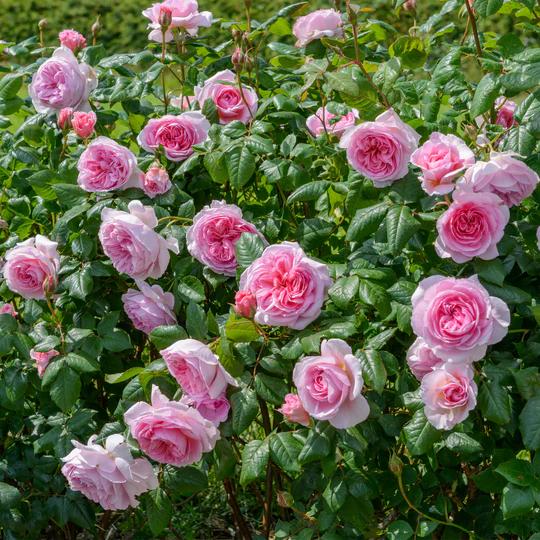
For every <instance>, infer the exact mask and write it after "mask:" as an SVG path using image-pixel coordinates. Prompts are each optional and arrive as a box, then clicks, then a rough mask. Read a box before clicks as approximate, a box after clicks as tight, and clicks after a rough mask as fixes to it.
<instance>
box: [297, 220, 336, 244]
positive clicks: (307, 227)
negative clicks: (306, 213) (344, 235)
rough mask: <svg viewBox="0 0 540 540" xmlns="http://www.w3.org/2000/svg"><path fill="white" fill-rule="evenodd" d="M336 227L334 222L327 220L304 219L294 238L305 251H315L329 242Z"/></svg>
mask: <svg viewBox="0 0 540 540" xmlns="http://www.w3.org/2000/svg"><path fill="white" fill-rule="evenodd" d="M334 227H335V225H334V224H333V223H332V222H330V221H326V220H325V219H320V218H312V219H304V220H302V221H301V222H300V223H299V224H298V227H297V229H296V232H295V235H294V238H295V240H296V241H297V242H298V243H299V244H300V246H302V248H303V249H304V250H305V251H313V250H314V249H317V248H319V247H320V246H322V245H323V244H324V243H325V242H326V240H328V237H329V236H330V234H331V233H332V231H333V230H334Z"/></svg>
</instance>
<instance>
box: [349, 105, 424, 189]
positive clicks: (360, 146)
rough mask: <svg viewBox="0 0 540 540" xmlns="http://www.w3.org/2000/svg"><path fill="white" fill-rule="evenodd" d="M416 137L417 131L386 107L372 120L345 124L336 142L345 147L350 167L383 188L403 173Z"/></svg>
mask: <svg viewBox="0 0 540 540" xmlns="http://www.w3.org/2000/svg"><path fill="white" fill-rule="evenodd" d="M419 140H420V135H418V133H416V131H415V130H414V129H413V128H412V127H410V126H408V125H407V124H405V123H404V122H403V121H402V120H401V119H400V117H399V116H398V115H397V114H396V112H395V111H394V110H393V109H390V110H388V111H386V112H384V113H382V114H381V115H379V116H378V117H377V118H376V119H375V121H374V122H364V123H362V124H360V125H358V126H355V127H352V128H349V129H348V130H347V131H345V133H344V134H343V135H342V136H341V140H340V142H339V145H340V146H341V148H345V149H346V150H347V159H348V161H349V163H350V165H351V166H352V168H353V169H355V170H356V171H358V172H359V173H360V174H362V175H363V176H365V177H366V178H369V179H370V180H373V185H374V186H375V187H377V188H383V187H386V186H390V185H391V184H393V183H394V182H395V181H396V180H399V179H400V178H403V177H404V176H405V175H406V174H407V172H408V171H409V159H410V157H411V154H412V153H413V152H414V151H415V150H416V149H417V148H418V141H419Z"/></svg>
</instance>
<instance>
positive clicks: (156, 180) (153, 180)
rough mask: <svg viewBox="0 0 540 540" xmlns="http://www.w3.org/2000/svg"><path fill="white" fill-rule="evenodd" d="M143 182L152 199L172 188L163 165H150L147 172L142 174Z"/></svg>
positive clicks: (144, 188) (143, 187)
mask: <svg viewBox="0 0 540 540" xmlns="http://www.w3.org/2000/svg"><path fill="white" fill-rule="evenodd" d="M141 184H142V189H143V191H144V193H145V194H146V195H148V197H150V198H151V199H153V198H154V197H156V196H157V195H163V193H167V191H169V189H171V188H172V184H171V181H170V180H169V175H168V174H167V171H166V170H165V169H162V168H161V167H150V169H148V172H147V173H146V174H141Z"/></svg>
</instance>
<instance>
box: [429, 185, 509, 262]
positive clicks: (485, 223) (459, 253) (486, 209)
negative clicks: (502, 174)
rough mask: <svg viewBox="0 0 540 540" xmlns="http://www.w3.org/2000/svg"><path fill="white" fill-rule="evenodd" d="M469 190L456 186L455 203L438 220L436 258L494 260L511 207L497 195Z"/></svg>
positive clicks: (465, 260)
mask: <svg viewBox="0 0 540 540" xmlns="http://www.w3.org/2000/svg"><path fill="white" fill-rule="evenodd" d="M464 187H465V188H467V186H464ZM468 189H469V188H468ZM468 189H467V190H466V189H457V190H456V191H455V192H454V196H453V200H454V202H453V203H452V204H451V205H450V207H449V208H448V210H447V211H446V212H444V214H442V215H441V217H440V218H439V219H438V220H437V231H438V233H439V236H438V237H437V240H436V241H435V250H436V251H437V253H438V254H439V257H442V258H443V259H445V258H448V257H451V258H452V260H453V261H455V262H457V263H464V262H467V261H470V260H471V259H473V258H474V257H479V258H480V259H483V260H485V261H489V260H491V259H495V257H498V255H499V252H498V250H497V244H498V243H499V242H500V241H501V239H502V237H503V236H504V228H505V227H506V225H507V223H508V220H509V219H510V210H508V207H507V206H506V205H505V204H504V203H503V201H502V200H501V199H499V197H497V195H494V194H493V193H474V192H473V191H469V190H468Z"/></svg>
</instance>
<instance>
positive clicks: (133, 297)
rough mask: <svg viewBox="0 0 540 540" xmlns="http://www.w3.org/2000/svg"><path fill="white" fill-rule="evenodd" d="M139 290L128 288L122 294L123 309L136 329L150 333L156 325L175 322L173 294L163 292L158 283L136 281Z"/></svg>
mask: <svg viewBox="0 0 540 540" xmlns="http://www.w3.org/2000/svg"><path fill="white" fill-rule="evenodd" d="M137 286H138V287H139V289H140V290H141V291H140V292H139V291H136V290H135V289H128V291H127V293H126V294H124V295H122V302H124V310H125V312H126V313H127V315H128V317H129V318H130V319H131V321H132V322H133V326H135V328H136V329H137V330H141V331H142V332H144V333H146V334H150V332H152V330H153V329H154V328H156V327H158V326H166V325H172V324H176V323H177V321H176V315H175V314H174V294H172V293H170V292H163V289H162V288H161V287H160V286H159V285H152V286H150V285H148V284H147V283H145V282H144V281H138V282H137Z"/></svg>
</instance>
